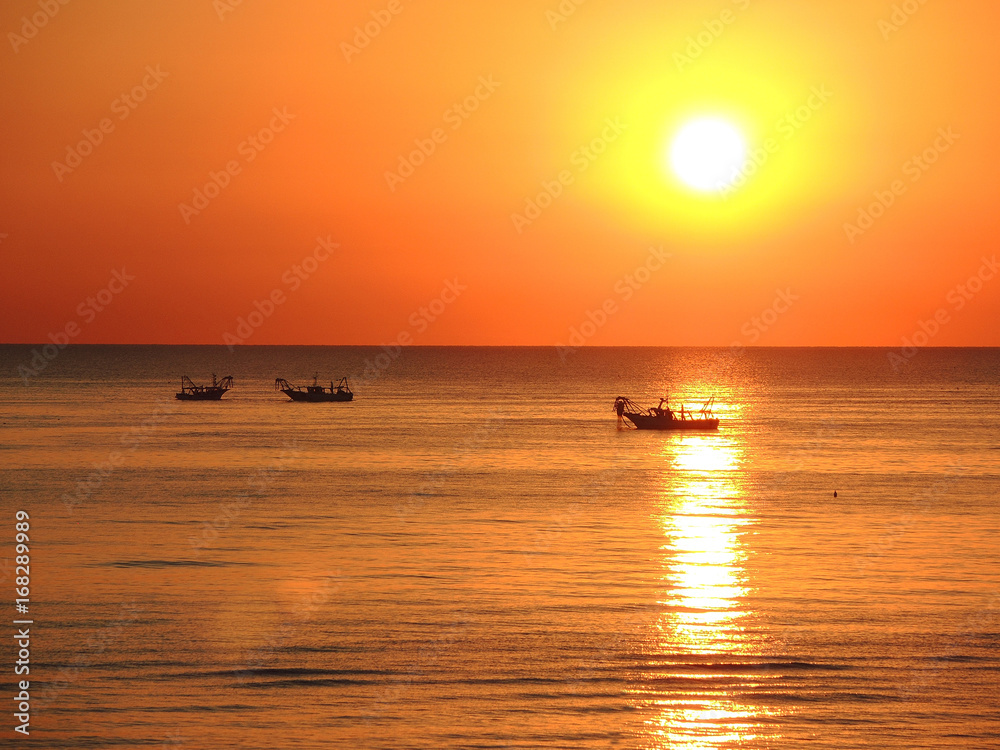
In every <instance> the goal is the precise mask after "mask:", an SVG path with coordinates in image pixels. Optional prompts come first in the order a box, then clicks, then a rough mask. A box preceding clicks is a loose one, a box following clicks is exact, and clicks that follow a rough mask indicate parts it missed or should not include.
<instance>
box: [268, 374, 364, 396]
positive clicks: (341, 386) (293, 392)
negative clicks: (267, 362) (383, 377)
mask: <svg viewBox="0 0 1000 750" xmlns="http://www.w3.org/2000/svg"><path fill="white" fill-rule="evenodd" d="M318 380H319V375H318V374H317V375H316V376H315V377H314V378H313V383H312V385H307V386H304V387H303V386H300V385H292V384H291V383H289V382H288V381H287V380H285V379H284V378H277V379H276V380H275V381H274V389H275V390H277V391H281V392H282V393H284V394H285V395H286V396H288V398H290V399H291V400H292V401H309V402H312V403H316V402H320V401H353V400H354V394H353V393H352V392H351V386H349V385H348V384H347V378H341V379H340V382H339V383H337V385H334V384H333V381H332V380H331V381H330V387H329V388H327V387H326V386H325V385H320V384H319V383H318V382H317V381H318Z"/></svg>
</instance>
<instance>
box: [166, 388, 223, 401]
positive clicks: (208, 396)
mask: <svg viewBox="0 0 1000 750" xmlns="http://www.w3.org/2000/svg"><path fill="white" fill-rule="evenodd" d="M223 394H225V391H224V390H218V391H216V390H210V391H204V392H203V393H177V394H174V397H175V398H176V399H177V400H178V401H218V400H219V399H221V398H222V396H223Z"/></svg>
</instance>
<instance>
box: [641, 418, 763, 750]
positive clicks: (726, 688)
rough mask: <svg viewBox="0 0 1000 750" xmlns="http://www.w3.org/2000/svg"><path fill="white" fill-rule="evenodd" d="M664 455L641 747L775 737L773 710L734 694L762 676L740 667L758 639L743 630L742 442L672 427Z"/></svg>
mask: <svg viewBox="0 0 1000 750" xmlns="http://www.w3.org/2000/svg"><path fill="white" fill-rule="evenodd" d="M673 437H676V438H677V439H672V438H673ZM663 454H664V455H663V457H664V459H665V460H666V462H667V464H668V468H667V473H666V474H665V479H664V481H665V494H664V499H663V504H662V506H661V510H662V514H661V515H660V517H659V519H658V520H659V522H660V524H661V525H662V528H663V534H664V537H665V539H664V544H663V546H662V548H661V549H662V551H663V582H664V584H665V598H664V600H663V601H662V602H661V604H662V605H663V614H662V615H661V617H660V621H659V625H658V632H657V633H656V641H657V642H656V643H655V650H656V654H655V657H654V659H653V660H652V661H651V664H650V666H652V667H655V670H651V672H650V675H649V676H650V677H653V678H654V679H653V680H651V681H650V685H651V687H650V688H649V689H648V690H647V691H645V692H646V694H647V697H648V699H649V700H650V703H651V705H652V706H653V707H655V713H654V717H653V718H652V719H650V720H649V721H648V722H647V729H648V732H649V735H648V737H647V741H648V743H649V747H652V748H688V749H690V750H709V749H710V748H720V747H727V746H734V745H747V744H749V745H755V744H756V743H757V742H758V741H762V740H764V741H766V740H768V739H774V738H775V727H774V726H773V724H772V725H768V726H765V725H764V724H762V722H761V721H760V719H761V718H763V717H767V716H773V715H774V712H773V711H770V710H767V709H765V708H764V707H762V706H755V705H751V704H750V703H748V701H747V699H746V697H745V696H744V697H741V696H740V695H737V692H739V693H744V692H745V691H744V690H738V688H739V687H740V686H741V685H745V686H746V687H748V688H750V689H752V687H753V686H754V685H756V684H758V683H759V682H760V675H759V674H753V673H752V672H753V671H759V670H749V669H748V667H750V665H752V664H755V663H757V662H758V661H759V659H757V658H755V657H757V656H759V655H760V654H761V646H762V644H761V642H760V641H759V639H758V637H757V636H756V635H754V634H753V633H751V632H750V631H749V629H748V622H747V621H748V619H750V618H751V616H752V614H753V613H752V612H749V611H748V610H747V606H746V604H745V602H746V601H747V598H746V595H747V593H748V584H747V570H746V560H747V547H746V541H745V532H746V531H747V529H746V526H747V525H748V524H749V523H750V519H749V517H748V510H747V505H746V498H745V496H744V494H743V490H742V487H741V480H740V479H739V477H740V476H741V474H740V471H739V470H740V468H741V464H742V461H743V448H742V446H741V445H740V444H739V443H738V442H737V440H736V439H735V438H732V437H728V436H725V435H723V434H706V435H684V436H672V437H671V439H670V440H669V442H667V443H665V445H664V447H663ZM657 684H659V685H664V684H666V685H669V688H667V689H664V688H660V687H655V686H656V685H657ZM674 685H682V687H680V688H676V687H674Z"/></svg>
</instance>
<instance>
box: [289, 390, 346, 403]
mask: <svg viewBox="0 0 1000 750" xmlns="http://www.w3.org/2000/svg"><path fill="white" fill-rule="evenodd" d="M282 393H284V394H285V395H286V396H288V398H290V399H291V400H292V401H305V402H307V403H311V404H317V403H322V402H330V401H340V402H344V401H353V400H354V394H353V393H347V392H343V391H342V392H340V393H337V392H333V393H307V392H305V391H295V390H292V389H290V388H289V389H288V390H283V391H282Z"/></svg>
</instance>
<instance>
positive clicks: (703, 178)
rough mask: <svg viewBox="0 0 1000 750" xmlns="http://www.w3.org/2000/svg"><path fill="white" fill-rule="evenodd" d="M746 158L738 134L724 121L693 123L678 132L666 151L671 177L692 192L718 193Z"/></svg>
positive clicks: (736, 172)
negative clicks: (668, 157)
mask: <svg viewBox="0 0 1000 750" xmlns="http://www.w3.org/2000/svg"><path fill="white" fill-rule="evenodd" d="M745 158H746V145H745V144H744V142H743V136H742V135H740V132H739V131H738V130H737V129H736V128H735V127H733V126H732V125H730V124H729V123H728V122H726V121H724V120H718V119H715V118H704V119H700V120H693V121H691V122H689V123H688V124H687V125H685V126H684V127H683V128H681V130H680V132H679V133H678V134H677V135H676V136H675V137H674V142H673V145H672V146H671V148H670V166H671V167H672V168H673V170H674V173H675V174H676V175H677V176H678V177H679V178H680V179H681V180H682V181H683V182H684V184H686V185H688V186H690V187H693V188H694V189H695V190H701V191H704V192H709V191H717V190H722V189H723V188H725V187H728V186H729V185H730V184H732V182H733V180H734V179H735V178H736V177H737V175H738V174H739V170H740V168H741V167H742V165H743V161H744V159H745Z"/></svg>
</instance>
